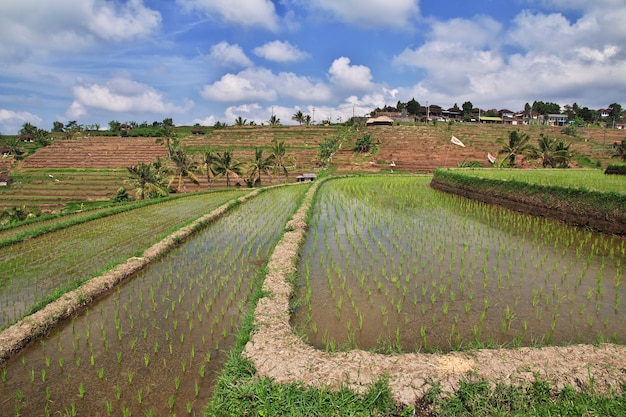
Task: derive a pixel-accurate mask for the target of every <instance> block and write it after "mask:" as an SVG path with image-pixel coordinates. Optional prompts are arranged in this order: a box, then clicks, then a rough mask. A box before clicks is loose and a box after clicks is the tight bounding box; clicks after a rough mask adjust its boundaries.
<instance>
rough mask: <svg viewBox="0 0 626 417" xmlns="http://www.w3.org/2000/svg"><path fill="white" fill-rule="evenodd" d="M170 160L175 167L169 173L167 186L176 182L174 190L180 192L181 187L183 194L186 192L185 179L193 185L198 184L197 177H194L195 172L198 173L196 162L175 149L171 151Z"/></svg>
mask: <svg viewBox="0 0 626 417" xmlns="http://www.w3.org/2000/svg"><path fill="white" fill-rule="evenodd" d="M170 159H171V160H172V162H174V165H175V167H174V168H173V170H172V171H171V173H172V175H171V177H170V180H169V183H168V186H170V185H171V184H172V183H174V181H177V182H178V186H177V187H176V190H177V191H178V192H180V189H181V187H182V188H183V192H184V191H186V190H185V178H189V179H190V180H191V181H192V182H193V183H194V184H199V181H198V177H197V176H196V172H198V170H199V168H200V167H199V164H198V162H196V161H194V160H193V159H192V158H191V157H189V155H187V154H186V153H185V151H183V150H182V149H180V148H176V149H174V150H173V151H172V155H171V156H170Z"/></svg>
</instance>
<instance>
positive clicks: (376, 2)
mask: <svg viewBox="0 0 626 417" xmlns="http://www.w3.org/2000/svg"><path fill="white" fill-rule="evenodd" d="M309 4H310V6H311V7H313V8H316V9H320V10H322V11H323V12H325V13H330V15H331V16H332V17H334V18H335V19H337V20H339V21H341V22H346V23H350V24H353V25H357V26H362V27H389V28H392V29H396V28H404V27H407V26H409V22H410V21H411V20H412V19H413V18H415V17H417V15H418V14H419V1H418V0H394V1H388V0H341V1H337V0H310V2H309Z"/></svg>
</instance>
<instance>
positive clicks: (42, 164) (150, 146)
mask: <svg viewBox="0 0 626 417" xmlns="http://www.w3.org/2000/svg"><path fill="white" fill-rule="evenodd" d="M157 157H161V158H165V157H167V150H166V149H165V147H163V146H159V145H156V144H155V143H154V138H120V137H93V138H85V139H78V140H65V139H57V140H55V141H54V142H53V143H52V145H50V146H48V147H45V148H41V149H39V150H38V151H37V152H35V153H34V154H33V155H30V156H29V157H27V158H26V159H25V160H24V163H23V164H22V167H23V168H126V167H128V166H131V165H136V164H137V162H144V163H148V162H152V161H154V160H155V159H156V158H157Z"/></svg>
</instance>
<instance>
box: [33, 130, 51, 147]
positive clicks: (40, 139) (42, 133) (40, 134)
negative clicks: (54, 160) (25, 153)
mask: <svg viewBox="0 0 626 417" xmlns="http://www.w3.org/2000/svg"><path fill="white" fill-rule="evenodd" d="M35 143H36V144H37V146H41V147H46V146H48V145H50V143H52V139H50V133H48V131H47V130H44V129H37V130H36V131H35Z"/></svg>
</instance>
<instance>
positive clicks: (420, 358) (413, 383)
mask: <svg viewBox="0 0 626 417" xmlns="http://www.w3.org/2000/svg"><path fill="white" fill-rule="evenodd" d="M317 186H318V184H315V185H314V186H313V187H311V189H310V190H309V192H308V193H307V196H306V197H305V200H304V202H303V204H302V206H301V207H300V209H299V210H298V212H297V213H296V214H295V215H294V218H293V220H292V221H291V222H290V228H288V232H287V233H285V235H284V237H283V239H282V240H281V241H280V242H279V244H278V246H277V247H276V250H275V252H274V254H273V255H272V257H271V259H270V261H269V264H268V270H269V272H268V275H267V277H266V279H265V283H264V285H263V290H264V291H266V292H267V293H268V294H269V295H268V296H267V297H266V298H263V299H261V300H259V303H258V305H257V308H256V311H255V319H256V326H257V331H255V332H254V333H253V335H252V337H251V340H250V341H249V342H248V344H247V345H246V347H245V349H244V352H243V355H244V357H246V358H248V359H250V360H251V361H252V362H253V363H254V365H255V367H256V370H257V375H258V376H259V377H269V378H272V379H273V380H275V381H276V382H279V383H296V382H304V383H305V384H308V385H312V386H318V387H338V386H347V387H349V388H351V389H354V390H356V391H358V392H363V391H364V390H365V389H366V388H367V386H368V385H369V384H371V383H373V382H375V381H376V380H377V379H379V378H381V377H382V376H384V375H387V376H388V377H389V384H390V387H391V389H392V391H393V395H394V397H395V399H396V400H397V401H398V402H400V403H402V404H407V405H411V404H415V402H416V401H417V400H418V399H419V398H421V397H422V396H423V395H424V393H425V392H426V391H427V390H428V388H429V387H431V386H432V385H433V384H435V383H439V384H441V388H442V390H443V392H444V393H451V392H453V391H454V389H455V388H457V387H458V386H459V383H460V381H461V380H462V379H465V378H468V377H470V376H474V377H478V378H485V379H487V380H489V381H493V382H502V383H508V384H526V383H530V382H532V381H534V380H535V378H536V376H539V377H540V378H542V379H543V380H546V381H548V382H549V383H550V384H551V385H552V386H553V387H554V388H556V389H559V388H563V387H565V386H566V385H569V386H572V387H574V388H578V389H582V388H585V387H589V386H591V385H593V387H594V389H595V390H596V392H608V391H609V390H610V389H615V390H618V391H619V390H621V384H622V383H623V382H624V381H626V372H625V370H626V346H620V345H612V344H603V345H600V346H592V345H575V346H567V347H545V348H519V349H493V350H477V351H469V352H451V353H448V354H423V353H411V354H402V355H383V354H375V353H370V352H366V351H363V350H352V351H349V352H338V353H327V352H323V351H320V350H316V349H314V348H313V347H311V346H309V345H307V344H306V343H304V342H303V341H302V340H301V339H300V338H299V337H298V336H296V335H295V334H294V332H293V330H292V328H291V326H290V324H289V296H290V294H291V291H292V288H291V285H290V284H289V283H288V282H287V281H286V280H285V278H286V276H287V275H289V274H290V273H292V272H293V271H295V265H296V261H297V256H298V248H299V246H300V245H301V243H302V240H303V239H304V235H305V225H304V218H305V213H306V211H307V210H308V207H309V205H310V204H311V201H312V196H313V193H314V191H315V189H316V187H317Z"/></svg>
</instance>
